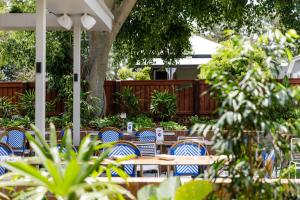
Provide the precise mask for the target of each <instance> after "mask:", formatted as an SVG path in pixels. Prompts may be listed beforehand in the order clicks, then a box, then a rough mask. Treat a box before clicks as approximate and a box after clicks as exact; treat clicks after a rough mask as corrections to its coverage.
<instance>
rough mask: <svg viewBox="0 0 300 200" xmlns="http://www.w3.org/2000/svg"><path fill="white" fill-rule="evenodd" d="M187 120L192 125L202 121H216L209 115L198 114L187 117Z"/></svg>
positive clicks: (209, 122)
mask: <svg viewBox="0 0 300 200" xmlns="http://www.w3.org/2000/svg"><path fill="white" fill-rule="evenodd" d="M189 121H190V123H191V125H192V126H193V125H195V124H202V123H205V124H214V123H215V122H216V120H215V119H211V118H209V117H200V116H198V115H194V116H191V117H190V118H189Z"/></svg>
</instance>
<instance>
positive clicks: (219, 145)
mask: <svg viewBox="0 0 300 200" xmlns="http://www.w3.org/2000/svg"><path fill="white" fill-rule="evenodd" d="M298 38H299V36H297V34H295V33H294V31H290V32H288V33H286V34H285V35H283V34H282V33H281V32H280V31H278V30H276V31H275V32H271V31H269V32H267V33H266V34H263V35H261V36H257V38H255V39H254V38H245V37H241V36H232V37H231V39H230V42H231V43H232V45H233V46H232V48H228V47H222V48H224V49H223V50H222V52H224V53H226V52H228V53H230V52H231V51H232V50H233V49H242V50H241V51H238V52H236V54H234V55H232V56H231V57H230V59H228V60H226V63H225V64H222V63H218V62H217V60H216V59H215V58H213V59H212V62H210V63H209V64H208V65H211V66H212V67H213V68H212V70H211V72H210V73H209V74H208V76H207V78H208V81H209V83H210V84H211V85H212V87H211V91H212V92H213V93H214V94H217V95H218V99H221V100H222V101H221V102H222V104H221V105H220V107H219V108H218V110H217V111H218V115H219V116H220V117H219V119H218V120H217V122H216V123H215V124H213V125H208V124H201V125H196V126H194V129H193V130H194V131H196V132H198V133H199V134H201V135H206V134H207V133H208V132H209V131H213V133H214V136H213V143H214V144H215V145H214V146H213V148H214V149H215V150H216V152H217V153H218V154H221V155H226V156H228V158H229V157H230V159H229V161H228V162H227V163H226V170H227V171H228V174H230V176H229V178H230V179H231V181H230V183H228V185H227V186H226V187H220V188H219V190H218V191H216V192H215V193H214V194H217V193H218V192H223V193H224V192H226V193H228V195H229V197H228V199H297V198H298V196H297V195H298V191H297V189H296V188H298V187H297V186H295V185H293V183H291V182H289V183H287V184H284V185H283V184H282V182H281V180H280V178H279V179H278V181H274V182H272V184H267V183H266V182H265V181H263V180H264V179H265V178H266V177H267V176H268V177H270V178H272V174H271V172H272V169H271V170H270V168H269V167H270V165H267V164H266V166H265V167H262V165H261V164H262V161H261V159H258V158H257V155H260V154H261V152H259V151H258V148H257V146H258V145H259V144H258V143H257V134H258V133H259V139H260V141H261V140H263V139H267V138H266V136H268V137H269V136H270V140H271V141H272V145H273V147H272V148H273V149H274V151H275V154H274V155H276V160H278V161H279V162H280V163H287V162H286V161H287V160H288V159H289V141H288V139H287V138H291V137H295V136H296V137H299V130H300V126H299V120H298V121H296V122H295V123H287V121H286V120H285V119H283V118H282V119H281V120H280V121H274V120H273V119H272V117H270V114H272V115H273V114H274V111H275V110H277V111H280V110H285V107H286V106H287V105H291V104H289V103H291V102H292V103H293V104H292V105H295V106H293V107H292V109H296V108H297V107H299V105H300V101H299V96H300V89H299V88H293V87H285V86H284V85H283V84H282V83H280V82H278V81H277V80H276V78H277V74H276V73H274V72H278V71H279V69H280V68H281V66H280V65H276V64H274V63H283V62H284V60H285V62H287V60H288V57H289V55H288V54H289V52H291V51H292V50H293V48H295V44H294V43H295V41H296V39H298ZM217 56H220V54H219V55H217ZM271 60H272V62H271ZM227 62H229V63H232V67H233V66H241V67H240V68H239V69H243V70H242V73H240V72H239V71H236V72H234V73H232V71H228V68H227ZM223 65H224V67H222V66H223ZM297 112H298V111H297ZM225 130H226V131H225ZM194 131H192V133H193V132H194ZM260 144H261V143H260ZM279 155H280V156H279ZM269 163H270V162H269ZM224 164H225V162H224V161H217V162H216V163H214V165H213V167H211V169H212V170H211V171H210V175H209V177H210V178H212V179H214V178H216V177H217V176H218V174H219V173H220V172H221V171H223V169H224ZM294 188H295V190H294ZM212 195H213V194H212ZM212 198H213V197H212Z"/></svg>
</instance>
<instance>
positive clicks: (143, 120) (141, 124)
mask: <svg viewBox="0 0 300 200" xmlns="http://www.w3.org/2000/svg"><path fill="white" fill-rule="evenodd" d="M132 122H133V127H134V130H136V131H138V130H141V129H143V128H153V127H155V123H154V122H153V119H152V118H150V117H147V116H145V115H141V116H138V117H136V118H134V119H133V120H132Z"/></svg>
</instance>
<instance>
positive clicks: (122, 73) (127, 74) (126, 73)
mask: <svg viewBox="0 0 300 200" xmlns="http://www.w3.org/2000/svg"><path fill="white" fill-rule="evenodd" d="M117 74H118V77H119V79H120V80H133V78H134V73H133V71H132V69H129V68H126V67H123V68H121V69H119V70H118V72H117Z"/></svg>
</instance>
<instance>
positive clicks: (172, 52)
mask: <svg viewBox="0 0 300 200" xmlns="http://www.w3.org/2000/svg"><path fill="white" fill-rule="evenodd" d="M278 2H279V1H278ZM284 6H285V5H281V4H279V3H275V2H273V1H270V2H269V1H267V2H265V1H248V0H242V1H240V0H239V1H237V0H172V1H171V0H158V1H152V0H140V1H138V2H137V4H136V7H135V8H134V9H133V11H132V12H131V15H130V17H129V18H128V19H127V21H126V23H125V24H124V25H123V27H122V30H121V32H120V33H119V35H118V37H117V40H116V42H115V43H114V53H115V61H116V62H119V61H124V60H125V61H127V62H128V64H129V65H135V64H136V63H139V62H146V63H147V62H151V61H152V59H153V58H156V57H161V58H162V59H163V60H164V61H165V63H166V64H168V63H174V62H175V61H176V58H180V57H183V56H185V55H186V54H188V53H189V51H190V50H191V46H190V42H189V38H190V36H191V35H192V34H197V33H199V31H200V32H201V33H203V32H205V31H208V30H210V31H214V30H213V29H215V28H216V27H218V29H219V30H221V31H222V30H225V29H233V30H238V31H242V30H246V32H247V33H251V32H254V31H256V30H258V29H259V28H260V27H261V26H262V20H261V18H262V17H264V19H270V20H272V19H274V18H275V15H274V13H276V12H277V11H278V12H280V13H281V12H282V9H283V7H284ZM294 9H296V8H294ZM285 15H286V13H285ZM280 16H281V15H280ZM282 22H286V23H290V21H286V20H284V19H282Z"/></svg>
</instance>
